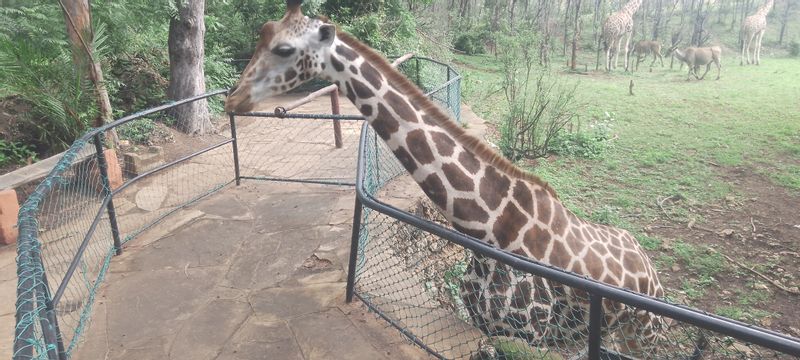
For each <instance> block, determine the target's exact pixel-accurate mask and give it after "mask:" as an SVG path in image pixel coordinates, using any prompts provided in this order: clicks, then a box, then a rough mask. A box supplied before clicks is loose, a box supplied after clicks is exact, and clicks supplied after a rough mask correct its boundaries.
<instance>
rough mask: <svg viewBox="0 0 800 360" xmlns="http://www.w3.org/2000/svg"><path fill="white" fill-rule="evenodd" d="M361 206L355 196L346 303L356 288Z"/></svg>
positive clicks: (351, 299)
mask: <svg viewBox="0 0 800 360" xmlns="http://www.w3.org/2000/svg"><path fill="white" fill-rule="evenodd" d="M362 209H363V205H362V204H361V201H360V200H359V199H358V195H356V205H355V209H354V210H353V237H352V239H351V242H350V262H349V264H348V265H347V296H346V298H345V299H346V301H347V303H350V302H352V301H353V294H354V293H355V287H356V261H358V240H359V237H360V236H359V235H360V234H361V210H362Z"/></svg>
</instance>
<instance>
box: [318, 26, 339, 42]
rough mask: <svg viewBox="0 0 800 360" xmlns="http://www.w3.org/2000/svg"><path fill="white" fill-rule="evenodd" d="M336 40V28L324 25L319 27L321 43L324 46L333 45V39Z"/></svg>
mask: <svg viewBox="0 0 800 360" xmlns="http://www.w3.org/2000/svg"><path fill="white" fill-rule="evenodd" d="M335 38H336V26H335V25H332V24H322V25H321V26H320V27H319V42H321V43H323V44H332V43H333V39H335Z"/></svg>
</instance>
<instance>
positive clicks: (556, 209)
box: [550, 201, 567, 236]
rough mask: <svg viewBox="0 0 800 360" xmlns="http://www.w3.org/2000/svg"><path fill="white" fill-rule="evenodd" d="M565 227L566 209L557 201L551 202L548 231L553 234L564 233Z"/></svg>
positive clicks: (562, 234)
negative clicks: (550, 217)
mask: <svg viewBox="0 0 800 360" xmlns="http://www.w3.org/2000/svg"><path fill="white" fill-rule="evenodd" d="M566 229H567V216H566V209H564V207H563V206H562V205H561V204H559V203H558V202H556V201H554V202H553V222H551V223H550V231H551V232H552V233H553V234H555V235H561V236H564V235H565V231H566Z"/></svg>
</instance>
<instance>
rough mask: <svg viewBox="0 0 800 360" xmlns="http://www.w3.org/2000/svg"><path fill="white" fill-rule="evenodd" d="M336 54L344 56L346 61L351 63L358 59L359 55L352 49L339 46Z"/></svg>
mask: <svg viewBox="0 0 800 360" xmlns="http://www.w3.org/2000/svg"><path fill="white" fill-rule="evenodd" d="M336 53H337V54H339V55H342V56H344V58H345V59H347V60H350V61H353V60H355V59H356V58H358V54H356V52H355V51H353V49H350V48H348V47H346V46H341V45H339V46H337V47H336Z"/></svg>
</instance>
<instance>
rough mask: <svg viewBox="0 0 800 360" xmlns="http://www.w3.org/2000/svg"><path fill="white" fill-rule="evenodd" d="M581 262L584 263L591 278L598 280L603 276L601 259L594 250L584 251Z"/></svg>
mask: <svg viewBox="0 0 800 360" xmlns="http://www.w3.org/2000/svg"><path fill="white" fill-rule="evenodd" d="M583 263H584V265H586V270H588V274H589V275H590V276H591V277H592V279H595V280H600V277H601V276H603V271H605V266H604V264H603V260H602V259H600V257H599V256H597V254H596V253H595V252H594V251H592V250H589V251H587V252H586V255H585V256H584V257H583Z"/></svg>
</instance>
